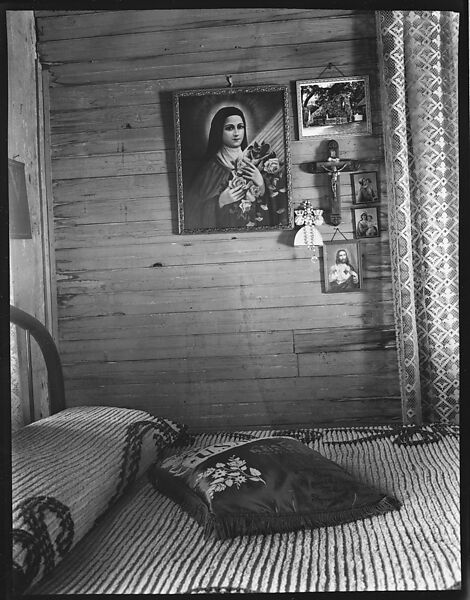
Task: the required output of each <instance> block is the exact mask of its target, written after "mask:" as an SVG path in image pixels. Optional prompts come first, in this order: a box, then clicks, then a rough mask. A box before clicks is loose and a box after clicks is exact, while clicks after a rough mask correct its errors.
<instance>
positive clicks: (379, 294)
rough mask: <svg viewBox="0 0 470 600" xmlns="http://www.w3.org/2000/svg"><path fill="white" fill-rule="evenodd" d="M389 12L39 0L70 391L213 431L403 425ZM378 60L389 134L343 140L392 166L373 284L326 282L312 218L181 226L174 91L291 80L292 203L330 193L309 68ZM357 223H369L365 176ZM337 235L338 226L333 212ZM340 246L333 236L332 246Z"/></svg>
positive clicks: (373, 75) (353, 68) (362, 66)
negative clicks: (303, 103)
mask: <svg viewBox="0 0 470 600" xmlns="http://www.w3.org/2000/svg"><path fill="white" fill-rule="evenodd" d="M374 19H375V17H374V13H373V11H352V10H337V9H336V10H323V9H322V10H318V9H310V10H301V9H296V8H294V9H276V8H271V9H243V10H239V9H220V10H216V11H214V10H207V9H198V10H196V11H187V10H150V11H141V10H135V11H126V13H125V14H124V13H121V12H120V11H92V12H73V13H72V12H71V13H67V14H62V13H60V12H59V13H54V14H51V13H49V12H47V11H42V12H41V13H38V15H37V27H38V32H39V54H40V57H41V60H42V62H43V63H44V64H46V65H47V66H48V68H49V71H50V75H51V87H50V96H51V156H52V170H53V197H54V207H53V212H54V219H55V244H56V260H57V265H56V266H57V286H58V312H59V319H60V320H59V324H60V326H59V329H60V338H61V339H60V349H61V354H62V358H63V360H64V364H65V379H66V391H67V402H68V403H69V405H74V404H83V403H90V404H96V403H99V404H114V405H122V406H135V407H137V408H144V409H146V410H150V411H151V412H153V413H155V414H166V416H169V417H173V418H175V419H180V420H182V421H184V422H186V423H188V424H190V425H191V426H192V427H194V428H196V429H217V428H219V429H220V428H232V429H234V428H235V429H236V428H237V427H238V428H239V427H250V426H252V427H262V426H269V425H279V426H282V425H292V426H295V425H302V424H304V425H305V424H310V425H311V424H327V423H330V424H333V423H335V424H338V423H350V424H352V423H356V424H357V423H361V422H364V423H365V422H369V423H374V422H392V421H395V420H397V419H398V418H399V415H400V401H399V385H398V375H397V368H396V360H395V352H396V348H395V331H394V325H393V322H394V318H393V302H392V289H391V276H390V256H389V248H388V233H387V228H388V215H387V194H386V186H385V181H386V178H385V171H384V162H383V140H382V118H381V114H380V103H379V97H378V92H377V90H378V82H377V63H376V42H375V21H374ZM329 63H332V64H334V65H335V66H336V67H338V69H340V70H341V71H342V72H343V73H344V74H345V75H346V76H347V75H362V74H367V75H369V77H370V82H371V107H372V133H371V135H366V136H351V137H347V138H341V139H339V143H340V151H341V155H342V156H345V157H348V158H351V159H355V160H359V162H360V167H359V168H360V170H364V171H370V170H372V171H377V172H378V179H379V192H380V206H379V213H380V219H381V230H382V231H381V237H380V238H376V239H370V240H361V246H360V247H361V250H360V252H361V255H362V264H363V282H364V285H363V289H361V290H360V291H358V292H355V293H350V294H324V293H323V292H322V286H323V283H322V281H323V272H322V263H321V260H320V261H317V262H315V263H313V262H312V261H311V260H310V257H311V253H310V251H309V250H308V249H307V248H305V247H294V246H293V239H294V236H295V231H288V230H279V231H258V232H256V231H255V232H218V233H211V234H198V235H184V236H180V235H178V234H177V213H178V207H177V197H176V174H175V170H176V167H175V142H174V139H175V136H174V124H173V107H172V93H173V92H174V91H175V90H181V89H199V88H206V89H207V88H217V87H225V86H226V84H227V81H226V75H227V74H231V75H232V78H233V83H234V85H236V86H251V85H263V84H272V83H276V84H278V83H284V84H287V85H288V86H289V90H290V103H289V104H290V106H289V115H288V116H289V130H290V132H289V136H290V140H291V152H290V154H291V179H292V205H293V208H296V207H297V206H298V205H299V204H300V203H301V202H302V201H304V200H310V201H311V202H312V203H313V204H314V206H317V207H320V208H323V209H327V208H328V194H329V187H328V186H329V182H328V177H327V176H326V175H324V174H313V173H312V172H311V163H312V162H313V161H318V160H322V159H323V158H324V155H325V140H324V139H317V138H313V139H308V140H297V109H296V97H295V81H297V80H300V79H309V78H311V79H315V78H317V77H319V76H320V74H322V76H323V77H328V76H330V77H331V76H337V75H338V71H336V70H335V69H326V70H325V67H326V66H327V65H328V64H329ZM341 192H342V205H343V208H342V223H341V226H340V233H338V232H337V233H336V234H335V235H336V237H337V238H338V239H342V237H341V234H342V235H344V236H346V237H347V238H352V237H353V224H352V212H351V208H352V207H353V204H352V188H351V181H350V176H349V175H348V174H343V175H341ZM320 230H321V232H322V235H323V237H324V239H325V240H329V239H331V238H332V236H333V234H334V229H333V228H332V227H331V226H329V225H327V224H325V225H322V226H321V227H320ZM320 256H321V252H320Z"/></svg>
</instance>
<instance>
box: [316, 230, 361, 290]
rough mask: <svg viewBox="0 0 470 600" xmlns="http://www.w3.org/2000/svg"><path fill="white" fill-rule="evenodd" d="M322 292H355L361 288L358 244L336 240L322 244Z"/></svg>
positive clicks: (353, 241) (351, 241) (354, 241)
mask: <svg viewBox="0 0 470 600" xmlns="http://www.w3.org/2000/svg"><path fill="white" fill-rule="evenodd" d="M323 275H324V284H325V285H324V291H325V292H326V293H327V294H329V293H335V292H357V291H358V290H360V289H361V288H362V267H361V253H360V251H359V242H358V241H356V240H338V241H331V242H323Z"/></svg>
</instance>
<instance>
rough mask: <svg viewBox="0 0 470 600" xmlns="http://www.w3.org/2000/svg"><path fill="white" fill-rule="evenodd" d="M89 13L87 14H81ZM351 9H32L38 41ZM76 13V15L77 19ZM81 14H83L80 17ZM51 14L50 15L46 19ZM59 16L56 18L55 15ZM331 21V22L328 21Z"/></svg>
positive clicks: (324, 15) (321, 15)
mask: <svg viewBox="0 0 470 600" xmlns="http://www.w3.org/2000/svg"><path fill="white" fill-rule="evenodd" d="M86 12H89V14H88V15H85V13H86ZM356 13H358V11H353V10H321V9H315V10H312V9H310V10H299V9H286V8H280V9H276V8H270V9H264V8H250V9H246V8H244V9H243V10H235V11H234V10H233V9H222V8H218V9H217V10H216V11H213V12H212V14H211V15H210V16H208V14H207V11H204V10H200V9H184V10H183V9H179V10H163V9H161V10H158V11H152V10H136V11H132V10H127V11H126V13H125V17H126V18H125V19H123V14H122V12H120V11H111V10H108V11H102V12H98V11H67V12H63V11H44V10H41V11H36V15H37V16H38V30H39V32H40V39H41V41H42V44H44V45H45V42H47V41H49V40H70V39H74V38H88V37H97V36H116V35H123V34H129V33H130V34H135V33H145V32H148V31H159V32H164V31H170V32H172V31H175V30H188V29H196V30H197V29H199V28H204V27H220V26H224V27H226V26H228V25H230V26H236V25H243V24H251V23H259V24H265V23H267V22H276V21H284V20H285V19H305V20H310V19H312V18H315V20H320V21H322V22H323V23H325V22H326V21H325V19H328V20H330V19H336V18H338V17H339V18H342V17H345V16H346V15H352V14H356ZM77 15H79V18H77ZM84 15H85V16H84ZM48 17H52V18H48ZM57 17H60V18H57ZM329 22H330V23H333V24H334V21H333V22H332V21H329Z"/></svg>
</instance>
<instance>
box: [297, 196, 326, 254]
mask: <svg viewBox="0 0 470 600" xmlns="http://www.w3.org/2000/svg"><path fill="white" fill-rule="evenodd" d="M322 215H323V210H322V209H320V208H313V206H312V204H311V203H310V201H309V200H305V201H304V202H303V203H302V204H301V206H300V208H299V209H298V210H296V211H295V224H296V225H299V226H301V228H300V229H299V231H298V232H297V233H296V235H295V239H294V246H307V248H308V249H309V250H311V252H312V259H311V260H312V262H316V261H317V260H318V256H317V246H323V238H322V236H321V233H320V232H319V231H318V229H317V226H318V225H322V224H323V222H324V221H323V216H322Z"/></svg>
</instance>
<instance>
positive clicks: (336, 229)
mask: <svg viewBox="0 0 470 600" xmlns="http://www.w3.org/2000/svg"><path fill="white" fill-rule="evenodd" d="M337 233H340V234H341V235H342V236H343V237H344V239H345V240H346V241H348V238H347V237H346V236H345V235H344V233H343V232H342V231H341V230H340V229H339V227H335V230H334V233H333V235H332V236H331V240H330V241H331V242H332V241H333V240H334V239H335V235H336V234H337Z"/></svg>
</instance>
